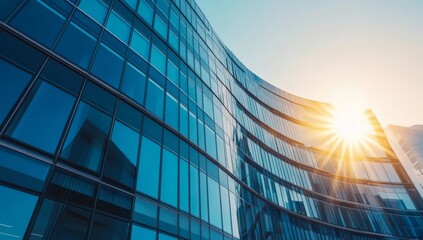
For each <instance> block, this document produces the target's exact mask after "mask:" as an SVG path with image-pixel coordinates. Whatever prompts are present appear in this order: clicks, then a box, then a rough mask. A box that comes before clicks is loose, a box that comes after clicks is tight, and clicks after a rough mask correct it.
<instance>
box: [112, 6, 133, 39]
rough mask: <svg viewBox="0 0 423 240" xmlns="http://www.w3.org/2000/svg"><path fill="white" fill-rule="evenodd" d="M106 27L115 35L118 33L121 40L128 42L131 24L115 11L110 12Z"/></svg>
mask: <svg viewBox="0 0 423 240" xmlns="http://www.w3.org/2000/svg"><path fill="white" fill-rule="evenodd" d="M106 28H107V30H109V31H110V32H112V33H113V34H114V35H116V36H117V37H118V38H119V39H120V40H122V41H123V42H125V43H128V40H129V34H130V32H131V26H130V25H129V23H128V22H126V21H125V20H124V19H123V18H122V17H121V16H119V15H118V14H117V13H116V12H115V11H112V12H111V13H110V16H109V19H108V20H107V25H106Z"/></svg>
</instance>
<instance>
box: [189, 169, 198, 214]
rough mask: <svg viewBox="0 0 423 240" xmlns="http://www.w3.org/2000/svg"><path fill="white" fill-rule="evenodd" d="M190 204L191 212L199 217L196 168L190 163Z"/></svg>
mask: <svg viewBox="0 0 423 240" xmlns="http://www.w3.org/2000/svg"><path fill="white" fill-rule="evenodd" d="M190 183H191V184H190V206H191V214H192V215H194V216H196V217H200V200H199V196H198V195H199V191H198V169H197V168H196V167H194V166H191V165H190Z"/></svg>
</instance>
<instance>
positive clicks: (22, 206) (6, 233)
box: [0, 185, 37, 239]
mask: <svg viewBox="0 0 423 240" xmlns="http://www.w3.org/2000/svg"><path fill="white" fill-rule="evenodd" d="M0 196H2V197H0V212H1V214H0V223H1V225H0V233H2V234H1V235H0V236H1V238H2V239H3V237H5V238H6V239H23V236H24V234H25V231H26V228H27V226H28V223H29V220H30V218H31V216H32V212H33V211H34V207H35V204H36V203H37V197H36V196H33V195H30V194H26V193H23V192H21V191H18V190H14V189H11V188H8V187H4V186H1V185H0ZM4 196H7V197H4ZM9 237H10V238H9Z"/></svg>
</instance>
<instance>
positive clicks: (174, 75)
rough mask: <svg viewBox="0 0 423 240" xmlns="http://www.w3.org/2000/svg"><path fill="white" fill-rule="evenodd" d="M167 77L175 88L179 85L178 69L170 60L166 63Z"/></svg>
mask: <svg viewBox="0 0 423 240" xmlns="http://www.w3.org/2000/svg"><path fill="white" fill-rule="evenodd" d="M167 77H168V78H169V79H170V81H172V82H173V83H174V84H175V85H176V86H178V85H179V69H178V67H177V66H176V65H175V64H173V63H172V62H171V61H170V60H168V61H167Z"/></svg>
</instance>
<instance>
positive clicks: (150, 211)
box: [133, 198, 157, 227]
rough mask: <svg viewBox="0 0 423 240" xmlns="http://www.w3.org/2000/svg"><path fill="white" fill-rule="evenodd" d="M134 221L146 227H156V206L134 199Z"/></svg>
mask: <svg viewBox="0 0 423 240" xmlns="http://www.w3.org/2000/svg"><path fill="white" fill-rule="evenodd" d="M133 218H134V221H137V222H140V223H143V224H145V225H148V226H152V227H156V226H157V205H155V204H153V203H152V202H150V201H146V200H144V199H140V198H136V199H135V208H134V215H133Z"/></svg>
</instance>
